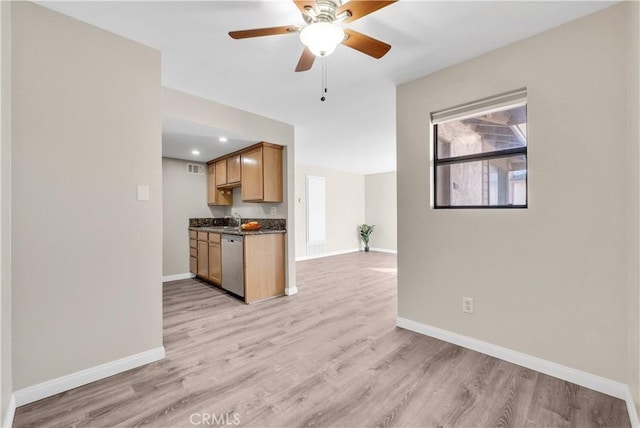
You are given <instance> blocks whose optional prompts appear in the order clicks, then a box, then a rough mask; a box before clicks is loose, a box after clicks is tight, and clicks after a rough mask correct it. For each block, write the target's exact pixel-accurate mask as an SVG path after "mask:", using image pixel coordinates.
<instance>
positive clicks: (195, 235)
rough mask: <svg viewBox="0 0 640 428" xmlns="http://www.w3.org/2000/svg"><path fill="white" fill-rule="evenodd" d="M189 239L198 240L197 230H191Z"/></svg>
mask: <svg viewBox="0 0 640 428" xmlns="http://www.w3.org/2000/svg"><path fill="white" fill-rule="evenodd" d="M189 239H198V232H196V231H195V230H190V231H189Z"/></svg>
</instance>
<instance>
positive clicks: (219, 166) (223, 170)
mask: <svg viewBox="0 0 640 428" xmlns="http://www.w3.org/2000/svg"><path fill="white" fill-rule="evenodd" d="M215 165H216V186H217V187H220V186H226V185H227V160H226V159H221V160H219V161H217V162H216V163H215Z"/></svg>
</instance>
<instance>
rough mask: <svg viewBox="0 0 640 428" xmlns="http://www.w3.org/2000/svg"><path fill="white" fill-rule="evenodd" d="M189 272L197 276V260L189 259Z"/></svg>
mask: <svg viewBox="0 0 640 428" xmlns="http://www.w3.org/2000/svg"><path fill="white" fill-rule="evenodd" d="M189 271H190V272H191V273H193V274H195V275H197V274H198V258H197V257H189Z"/></svg>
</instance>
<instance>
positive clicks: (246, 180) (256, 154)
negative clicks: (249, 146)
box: [242, 147, 264, 201]
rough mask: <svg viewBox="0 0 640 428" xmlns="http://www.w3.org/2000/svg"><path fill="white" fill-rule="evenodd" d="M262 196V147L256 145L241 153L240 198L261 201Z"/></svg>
mask: <svg viewBox="0 0 640 428" xmlns="http://www.w3.org/2000/svg"><path fill="white" fill-rule="evenodd" d="M263 197H264V187H263V181H262V147H257V148H255V149H253V150H250V151H248V152H245V153H243V154H242V200H243V201H261V200H262V198H263Z"/></svg>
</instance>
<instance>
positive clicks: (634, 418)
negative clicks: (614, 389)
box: [625, 386, 640, 428]
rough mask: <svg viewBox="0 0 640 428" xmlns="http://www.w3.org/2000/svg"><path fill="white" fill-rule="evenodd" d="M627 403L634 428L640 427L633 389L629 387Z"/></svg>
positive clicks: (626, 397)
mask: <svg viewBox="0 0 640 428" xmlns="http://www.w3.org/2000/svg"><path fill="white" fill-rule="evenodd" d="M625 401H626V402H627V411H628V412H629V420H630V421H631V426H632V427H633V428H638V427H640V420H638V411H637V410H636V405H635V402H634V401H633V394H631V389H629V387H628V386H627V390H626V394H625Z"/></svg>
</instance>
